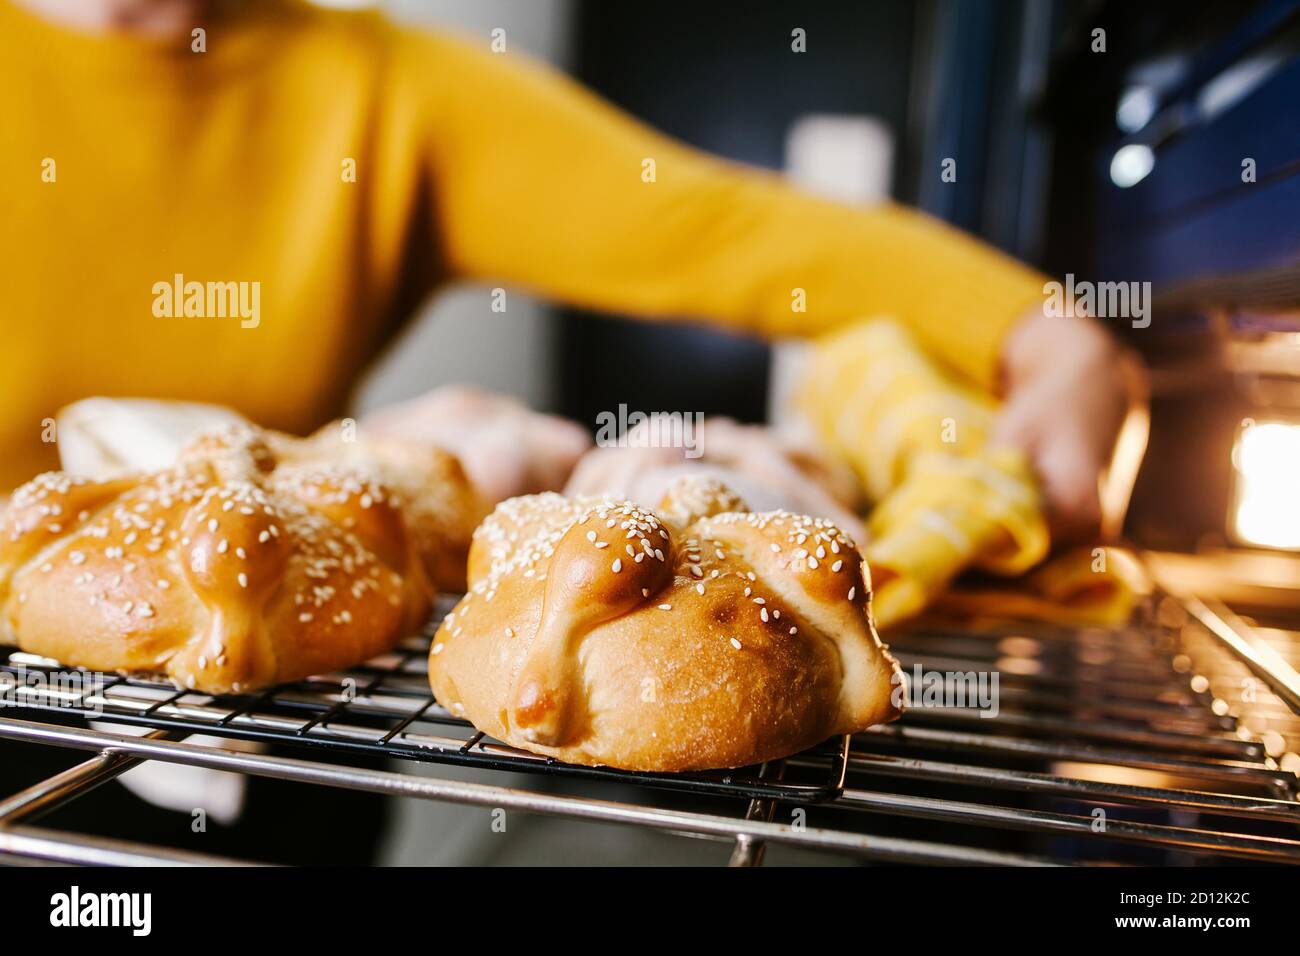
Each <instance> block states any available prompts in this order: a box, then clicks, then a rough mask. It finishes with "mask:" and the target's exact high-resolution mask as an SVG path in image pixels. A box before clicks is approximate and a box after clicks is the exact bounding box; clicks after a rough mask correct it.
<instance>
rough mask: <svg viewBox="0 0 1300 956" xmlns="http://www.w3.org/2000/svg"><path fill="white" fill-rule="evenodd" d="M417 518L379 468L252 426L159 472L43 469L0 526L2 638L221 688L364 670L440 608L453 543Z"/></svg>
mask: <svg viewBox="0 0 1300 956" xmlns="http://www.w3.org/2000/svg"><path fill="white" fill-rule="evenodd" d="M403 508H404V505H403V502H402V501H401V500H400V498H398V497H396V496H394V495H393V494H392V492H391V490H390V488H389V487H388V486H386V485H385V484H384V482H383V481H382V480H380V479H379V478H378V477H377V471H376V469H374V468H368V467H365V466H363V465H362V464H354V463H348V462H343V463H340V462H339V461H337V460H330V459H329V458H328V457H326V456H324V455H323V454H322V452H321V448H320V447H319V446H318V445H316V444H314V443H312V442H300V441H296V440H294V439H290V438H288V437H286V436H279V435H275V434H273V433H268V432H262V431H259V430H257V429H253V428H248V427H234V428H231V429H228V430H224V431H221V432H218V433H213V434H208V435H205V436H203V437H201V438H199V439H197V440H196V441H195V442H194V443H192V444H191V445H190V446H188V447H187V448H186V449H185V450H184V451H183V452H182V453H181V455H180V458H179V460H178V462H177V463H176V464H175V465H173V466H172V467H170V468H165V469H162V470H159V471H155V472H150V473H146V474H143V475H136V476H127V477H122V478H116V479H109V480H103V481H92V480H88V479H79V478H74V477H71V476H69V475H66V474H62V473H51V474H47V475H42V476H41V477H39V478H37V479H36V480H35V481H32V482H30V483H28V484H27V485H25V486H23V487H22V488H20V489H19V490H18V491H17V492H15V493H14V496H13V499H12V501H11V503H10V507H9V508H8V510H7V511H6V512H5V514H4V518H3V523H2V524H0V612H2V614H0V630H3V631H4V632H5V633H4V635H0V636H6V637H7V638H8V639H9V641H10V642H16V643H17V644H18V646H19V647H21V648H22V649H24V650H26V651H30V652H32V653H36V654H41V655H44V656H48V657H53V658H55V659H57V660H59V661H61V662H62V663H64V664H67V665H74V666H83V667H89V668H94V669H97V670H116V671H155V672H161V673H163V674H166V675H167V676H169V677H170V678H171V679H172V680H174V681H175V682H176V683H177V684H178V685H179V686H183V687H189V688H193V689H196V690H201V691H206V692H209V693H222V692H228V691H234V692H239V691H247V690H252V689H254V688H258V687H262V686H265V685H269V684H275V683H280V682H283V681H289V680H296V679H300V678H303V677H306V676H308V675H311V674H317V673H323V672H328V671H330V670H334V669H336V668H340V667H345V666H349V665H352V664H355V663H358V662H360V661H363V660H365V659H367V658H369V657H372V656H374V655H376V654H379V653H381V652H383V651H385V650H387V649H389V648H391V647H392V646H393V645H394V644H396V643H397V642H398V641H400V640H401V639H402V638H404V637H406V636H407V635H409V634H410V633H412V631H413V630H414V629H416V628H418V627H419V626H420V625H421V624H422V623H423V622H424V620H425V619H426V617H427V615H428V613H429V610H430V604H431V598H432V593H433V589H432V587H431V584H430V581H429V580H428V576H427V574H426V571H425V567H426V565H433V566H436V564H437V561H436V560H433V559H426V558H422V556H421V553H420V551H421V548H426V549H427V548H432V547H436V546H437V542H436V541H433V540H432V539H426V540H424V541H417V535H416V534H415V533H413V530H412V525H411V523H410V522H409V521H408V518H407V517H406V514H405V512H404V510H403Z"/></svg>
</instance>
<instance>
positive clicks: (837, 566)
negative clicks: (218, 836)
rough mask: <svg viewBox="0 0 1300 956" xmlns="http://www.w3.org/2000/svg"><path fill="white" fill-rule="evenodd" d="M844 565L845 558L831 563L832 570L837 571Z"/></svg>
mask: <svg viewBox="0 0 1300 956" xmlns="http://www.w3.org/2000/svg"><path fill="white" fill-rule="evenodd" d="M842 567H844V562H843V560H840V561H836V562H835V563H834V564H832V565H831V570H832V571H835V572H837V573H838V572H839V570H840V568H842Z"/></svg>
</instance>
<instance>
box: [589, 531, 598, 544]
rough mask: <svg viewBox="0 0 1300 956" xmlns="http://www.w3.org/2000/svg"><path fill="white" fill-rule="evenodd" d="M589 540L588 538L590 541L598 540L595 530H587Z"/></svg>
mask: <svg viewBox="0 0 1300 956" xmlns="http://www.w3.org/2000/svg"><path fill="white" fill-rule="evenodd" d="M587 540H588V541H593V542H594V541H595V540H596V532H594V531H588V532H587Z"/></svg>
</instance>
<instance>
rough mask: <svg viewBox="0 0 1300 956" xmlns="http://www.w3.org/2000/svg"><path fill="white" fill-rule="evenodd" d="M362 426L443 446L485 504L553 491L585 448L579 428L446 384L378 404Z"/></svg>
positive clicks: (510, 400)
mask: <svg viewBox="0 0 1300 956" xmlns="http://www.w3.org/2000/svg"><path fill="white" fill-rule="evenodd" d="M362 428H364V429H366V430H367V431H371V432H373V433H374V434H375V435H386V436H389V437H393V438H405V439H412V440H416V441H428V442H431V443H433V444H435V445H438V446H439V447H441V448H444V449H446V450H447V451H449V452H451V453H452V454H453V455H455V456H456V457H457V458H459V459H460V463H461V465H463V466H464V468H465V473H466V475H467V476H468V477H469V480H470V482H471V483H473V485H474V487H475V488H477V489H478V491H479V493H480V494H481V495H482V496H483V497H484V498H485V499H486V500H487V501H488V502H490V503H492V504H495V503H496V502H498V501H502V500H504V499H506V498H511V497H514V496H515V495H526V494H534V493H536V492H539V491H558V490H559V489H560V488H561V487H563V485H564V482H565V480H566V479H567V478H568V476H569V472H570V471H572V470H573V466H574V465H575V464H576V463H577V461H578V459H579V458H580V457H582V454H583V452H585V451H586V450H587V448H588V447H589V446H590V445H591V438H590V437H589V436H588V435H587V432H586V430H585V429H583V428H582V427H581V426H580V425H578V424H576V423H574V422H571V421H568V420H567V419H563V418H559V417H556V416H554V415H543V414H541V413H540V412H534V411H532V410H531V409H529V408H528V407H527V406H525V405H524V404H523V403H522V402H519V401H516V400H515V399H513V398H508V397H507V396H505V395H494V394H492V393H491V392H485V391H483V390H482V389H478V388H472V387H470V386H467V385H445V386H443V387H442V388H437V389H434V390H433V391H432V392H428V393H426V394H424V395H421V396H420V397H419V398H415V399H412V400H411V401H409V402H403V403H402V404H400V405H391V406H388V407H387V408H381V409H378V410H376V411H374V412H372V413H371V414H369V415H367V416H366V417H365V419H363V421H362Z"/></svg>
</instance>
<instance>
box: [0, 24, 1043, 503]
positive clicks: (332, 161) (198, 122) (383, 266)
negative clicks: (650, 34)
mask: <svg viewBox="0 0 1300 956" xmlns="http://www.w3.org/2000/svg"><path fill="white" fill-rule="evenodd" d="M203 28H204V30H205V31H206V33H205V35H204V37H203V43H204V46H205V49H206V52H193V50H192V49H191V47H192V45H193V44H194V42H195V41H193V40H192V39H191V37H189V36H185V37H182V38H181V39H179V40H174V41H173V40H168V41H160V40H157V39H148V38H141V37H136V36H130V35H113V36H108V37H104V36H95V35H88V34H79V33H74V32H72V31H69V30H67V29H64V28H61V27H58V26H54V25H52V24H50V23H47V22H45V21H42V20H39V19H37V18H36V17H34V16H32V15H31V14H29V13H26V12H24V11H21V10H19V9H17V8H14V7H12V6H11V5H10V4H9V3H8V2H6V0H0V63H3V77H4V82H3V83H0V116H3V118H4V120H3V125H4V133H3V142H4V145H3V148H0V221H3V223H4V229H3V230H2V231H0V263H2V264H3V270H4V271H3V277H4V283H3V291H2V294H3V296H4V299H3V307H4V312H5V318H4V335H5V341H4V342H3V344H2V345H0V488H4V487H9V486H12V485H13V484H15V483H17V482H19V481H22V480H25V479H27V478H29V477H31V475H32V474H33V473H34V472H36V471H38V470H41V469H44V468H48V467H51V466H53V464H54V462H55V454H54V446H53V445H51V444H48V443H47V442H43V441H42V435H43V431H44V434H45V438H46V439H47V441H48V438H49V437H50V436H49V433H48V429H47V428H45V429H43V422H45V420H46V419H50V418H52V417H53V415H54V413H55V412H56V410H57V409H58V408H59V407H61V406H62V405H64V404H66V403H68V402H70V401H72V400H75V399H78V398H82V397H85V396H87V395H109V396H121V395H144V396H149V397H157V398H171V399H190V400H202V401H209V402H217V403H221V404H225V405H230V406H232V407H234V408H236V409H238V410H239V411H241V412H243V413H244V414H246V415H248V416H249V417H251V418H252V419H254V420H256V421H258V422H260V423H262V424H265V425H268V426H276V427H280V428H285V429H289V430H295V431H302V430H305V429H307V428H310V427H312V426H314V425H316V424H317V423H320V422H321V421H323V420H325V419H327V418H328V417H330V416H331V415H333V414H335V413H337V412H338V411H339V409H340V406H341V405H342V404H343V402H344V400H345V398H346V395H347V392H348V391H349V389H350V388H351V385H352V383H353V382H354V381H355V379H356V377H357V375H358V374H359V373H360V372H361V370H362V369H363V368H364V367H365V366H366V365H367V363H369V362H370V361H371V360H372V359H373V357H374V356H375V354H376V352H377V351H378V350H379V349H380V347H381V346H382V345H383V344H384V342H385V341H387V340H388V339H390V338H391V336H392V334H393V332H394V331H395V330H396V328H397V326H398V324H399V323H400V321H401V319H402V318H403V317H404V316H405V315H407V314H409V312H410V311H411V309H412V307H413V305H414V304H415V303H417V302H418V300H419V299H420V298H421V297H423V296H425V295H427V294H428V293H429V292H430V291H431V290H433V289H434V288H436V287H437V286H438V285H439V284H441V283H443V282H445V281H447V280H452V279H471V280H488V281H490V282H492V283H493V284H496V283H500V284H503V285H515V286H519V287H523V288H527V289H530V290H533V291H536V292H539V293H542V294H544V295H546V296H549V297H552V298H554V299H557V300H562V301H566V302H570V303H575V304H578V305H582V306H587V307H591V308H595V309H602V310H609V311H615V312H621V313H630V314H636V315H643V316H679V317H688V318H696V319H703V320H708V321H712V322H714V323H716V324H718V325H722V326H726V327H731V328H735V329H741V330H747V331H751V332H755V333H760V334H770V335H791V334H811V333H817V332H823V331H826V330H829V329H831V328H832V327H835V326H837V325H838V324H840V323H842V322H844V321H847V320H850V319H852V318H854V317H857V316H861V315H864V314H884V313H888V314H890V315H895V316H897V317H899V319H900V320H901V321H902V322H904V323H905V324H906V325H907V327H908V328H909V329H911V330H912V331H913V333H914V334H915V335H916V336H917V338H918V339H919V340H920V341H921V342H922V343H923V344H924V346H925V347H926V348H927V349H929V350H931V351H932V352H933V353H934V354H935V355H937V356H939V357H940V358H941V359H942V360H943V361H944V362H945V363H947V364H948V365H950V366H951V367H952V368H953V369H955V370H958V371H959V372H960V373H961V374H962V375H963V376H966V377H967V378H969V379H970V380H972V381H973V382H975V383H977V384H978V385H979V386H980V387H983V388H989V387H991V386H992V384H993V381H994V377H995V373H996V364H997V362H996V358H997V353H998V349H999V345H1000V341H1001V338H1002V334H1003V332H1004V331H1005V330H1006V328H1007V327H1008V326H1009V325H1010V323H1012V322H1013V321H1015V319H1016V318H1017V317H1018V316H1019V315H1020V314H1021V313H1022V312H1023V311H1025V310H1026V309H1027V308H1028V307H1030V305H1031V304H1032V303H1033V302H1035V301H1037V300H1039V299H1040V298H1041V294H1042V281H1043V280H1042V277H1040V276H1038V275H1037V274H1035V273H1034V272H1032V271H1031V270H1028V269H1025V268H1023V267H1021V266H1019V265H1018V264H1016V263H1014V262H1012V261H1010V260H1009V259H1007V258H1005V257H1003V256H1002V255H1000V254H999V253H997V252H995V251H992V250H990V249H988V248H986V247H984V246H983V245H981V244H979V243H977V242H975V241H973V240H971V239H969V238H967V237H964V236H962V235H961V234H959V233H957V232H955V231H953V230H951V229H949V228H948V227H946V226H944V225H942V224H940V223H937V222H935V221H933V220H931V219H928V218H926V217H924V216H922V215H920V214H917V213H914V212H910V211H907V210H904V209H901V208H897V207H894V206H891V205H883V206H881V207H879V208H876V209H873V210H870V211H865V212H864V211H859V210H852V209H849V208H846V207H841V206H837V205H834V204H831V203H828V202H824V201H821V200H816V199H811V198H807V197H805V196H802V195H799V194H797V193H796V192H794V191H793V190H792V189H790V188H789V187H787V186H786V185H784V184H783V183H782V182H781V181H780V180H779V179H778V178H777V177H774V176H771V175H767V174H763V173H760V172H755V171H751V170H744V169H742V168H740V167H737V166H734V165H731V164H728V163H724V162H721V161H718V160H715V159H711V158H708V157H706V156H704V155H702V154H700V153H697V152H694V151H692V150H689V149H687V148H685V147H683V146H681V145H678V144H676V143H674V142H672V141H670V140H668V139H666V138H664V137H662V136H660V135H658V134H656V133H654V132H652V131H651V130H648V129H647V128H645V127H644V126H642V125H640V124H638V123H637V122H635V121H633V120H631V119H629V118H628V117H627V116H625V115H623V114H621V113H620V112H618V111H617V110H616V109H614V108H612V107H611V106H609V105H608V104H606V103H604V102H602V101H601V100H599V99H598V98H596V97H595V96H592V95H591V94H589V93H587V92H584V91H583V90H581V89H580V88H578V87H577V86H575V85H574V84H572V83H570V82H569V81H567V80H566V79H564V78H563V77H561V76H558V75H556V74H555V73H553V72H551V71H549V70H547V69H545V68H542V67H539V66H537V65H535V64H532V63H530V62H528V61H527V60H526V59H525V58H524V57H523V56H521V55H520V54H519V53H517V52H515V51H514V50H513V48H511V49H510V51H509V52H506V53H500V54H494V53H492V52H490V50H489V43H488V38H487V37H486V36H484V37H483V38H481V39H478V40H475V41H472V42H461V41H455V40H451V39H448V38H446V37H444V36H438V35H434V34H430V33H427V32H422V31H418V30H413V29H406V28H402V27H398V26H395V25H393V24H391V23H389V22H388V21H387V20H385V19H383V18H382V16H380V15H378V14H375V13H372V12H343V11H328V10H320V9H316V8H312V7H309V6H307V5H305V4H300V3H296V2H287V0H258V2H246V3H237V2H229V0H228V2H225V3H215V4H214V5H213V7H212V10H211V12H210V13H209V14H206V15H205V17H204V23H203ZM701 95H707V91H706V90H702V91H701ZM647 160H653V163H654V167H653V173H654V175H653V181H647V179H648V178H650V177H649V175H648V170H649V168H650V167H649V166H648V165H647V163H646V161H647ZM353 168H354V169H355V176H354V177H353V176H351V170H352V169H353ZM351 180H354V181H351ZM178 274H179V275H181V276H183V280H184V281H186V282H199V283H209V282H213V283H215V282H243V283H248V284H249V285H248V286H246V291H247V294H248V296H249V297H250V298H249V302H250V311H251V295H252V289H253V286H252V285H251V283H254V282H255V283H259V285H258V287H257V289H258V295H259V296H260V303H259V304H260V308H259V310H258V322H257V325H256V327H253V328H243V327H241V325H242V324H243V323H242V322H241V320H240V319H238V318H200V317H194V316H191V317H181V318H170V317H158V316H156V315H155V314H154V311H155V308H154V306H155V302H156V297H157V295H158V294H160V293H155V291H154V289H155V286H156V285H157V284H158V283H163V284H167V283H172V282H173V281H174V277H175V276H177V275H178ZM801 304H806V310H805V311H799V307H800V305H801ZM164 311H165V310H164ZM182 311H183V310H182ZM192 311H200V310H198V309H194V310H192ZM203 311H206V306H205V309H204V310H203ZM484 321H494V322H508V321H510V317H509V314H508V313H507V314H505V315H497V314H492V313H491V311H490V309H489V308H488V305H487V299H486V298H485V306H484ZM430 384H434V383H430Z"/></svg>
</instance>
